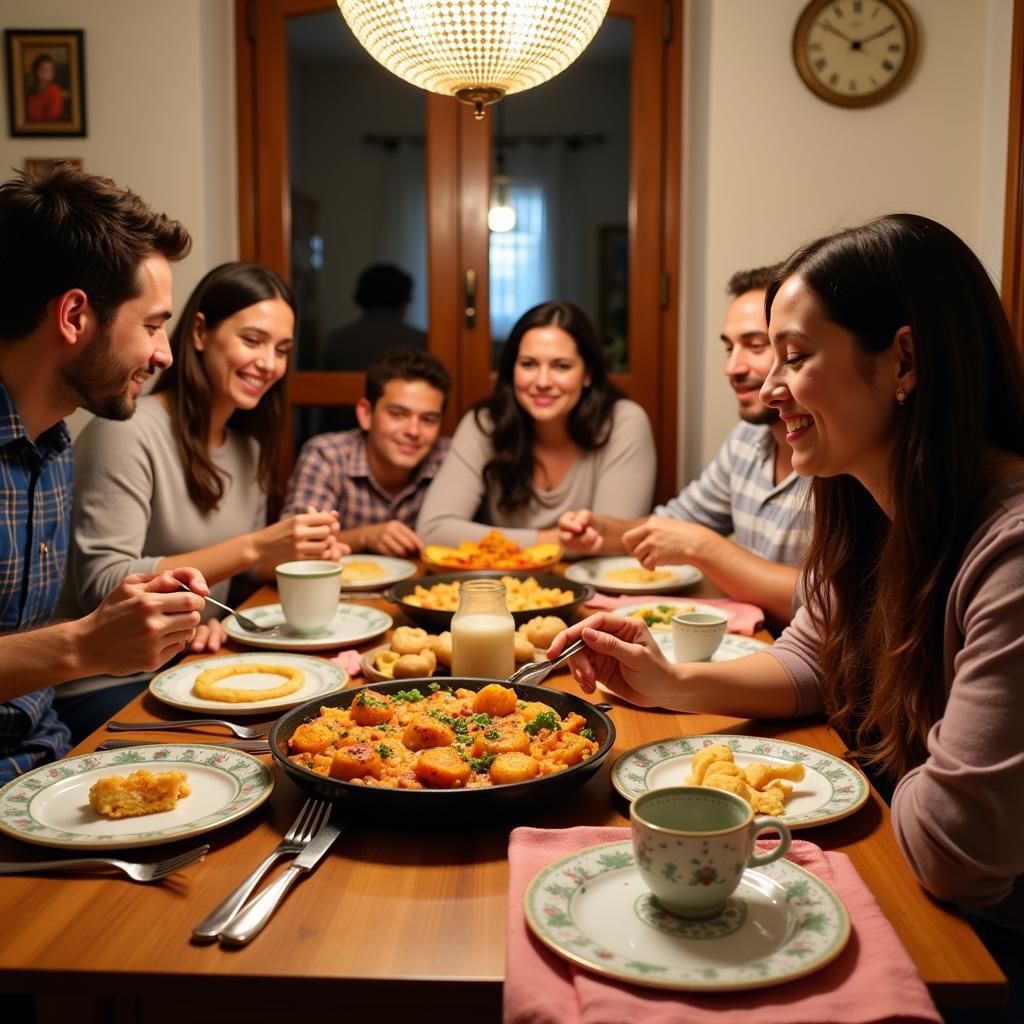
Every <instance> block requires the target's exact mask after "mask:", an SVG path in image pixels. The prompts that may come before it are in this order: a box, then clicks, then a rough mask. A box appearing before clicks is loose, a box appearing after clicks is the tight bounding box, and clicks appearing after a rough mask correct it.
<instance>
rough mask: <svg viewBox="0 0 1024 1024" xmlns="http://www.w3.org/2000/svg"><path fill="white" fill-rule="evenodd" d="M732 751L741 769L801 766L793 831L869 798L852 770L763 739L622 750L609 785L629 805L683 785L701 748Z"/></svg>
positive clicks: (684, 740) (789, 808) (685, 741)
mask: <svg viewBox="0 0 1024 1024" xmlns="http://www.w3.org/2000/svg"><path fill="white" fill-rule="evenodd" d="M712 743H722V744H724V745H725V746H727V747H730V748H731V749H732V752H733V759H734V760H735V761H736V763H737V764H738V765H740V767H743V766H745V765H748V764H750V762H751V761H767V762H769V763H771V762H773V761H775V762H782V761H800V762H801V763H802V764H803V766H804V778H803V781H802V782H795V783H794V784H793V792H792V793H791V794H790V796H789V797H788V798H787V799H786V813H785V814H783V815H782V820H783V821H784V822H785V823H786V824H787V825H788V826H789V827H790V828H791V829H797V828H808V827H809V826H811V825H824V824H825V822H828V821H837V820H838V819H839V818H845V817H846V816H847V815H848V814H853V812H854V811H856V810H857V809H858V808H859V807H861V806H862V805H863V804H864V801H865V800H867V798H868V782H867V779H865V778H864V776H863V775H862V774H861V773H860V772H859V771H858V770H857V769H856V768H854V767H853V766H852V765H850V764H847V763H846V762H845V761H842V760H840V759H839V758H838V757H833V756H832V755H831V754H826V753H825V752H824V751H823V750H815V748H814V747H805V746H804V745H803V744H802V743H791V742H790V741H789V740H771V739H765V738H764V737H761V736H677V737H674V738H671V739H666V740H660V741H658V742H657V743H645V744H644V745H643V746H640V747H635V748H634V749H633V750H628V751H626V753H625V754H623V755H622V756H621V757H620V758H619V759H618V760H617V761H616V762H615V764H613V765H612V773H611V778H612V785H613V786H614V787H615V788H616V789H617V790H618V791H619V793H621V794H622V796H624V797H625V798H626V799H627V800H633V799H634V798H635V797H638V796H639V795H640V794H641V793H646V792H647V791H648V790H649V789H663V788H664V787H665V786H681V785H683V784H684V782H683V780H684V779H685V778H686V776H687V775H689V773H690V761H691V759H692V758H693V755H694V754H696V753H697V751H698V750H700V749H701V748H702V747H707V746H710V745H711V744H712Z"/></svg>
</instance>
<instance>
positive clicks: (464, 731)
mask: <svg viewBox="0 0 1024 1024" xmlns="http://www.w3.org/2000/svg"><path fill="white" fill-rule="evenodd" d="M452 730H453V731H454V733H455V735H456V736H468V735H469V722H467V721H466V719H464V718H459V719H457V720H456V721H454V722H452Z"/></svg>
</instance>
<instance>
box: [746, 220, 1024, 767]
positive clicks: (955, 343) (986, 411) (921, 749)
mask: <svg viewBox="0 0 1024 1024" xmlns="http://www.w3.org/2000/svg"><path fill="white" fill-rule="evenodd" d="M791 275H796V276H798V277H799V278H800V279H801V280H802V281H803V282H804V283H805V284H806V285H807V286H808V287H809V288H810V289H811V290H812V291H813V292H814V294H815V296H816V297H817V299H818V301H819V303H820V304H821V308H822V310H823V312H824V314H825V316H827V317H828V319H829V320H831V321H833V322H834V323H836V324H838V325H840V326H841V327H844V328H845V329H846V330H848V331H850V332H851V333H852V334H853V336H854V341H855V344H856V346H857V348H858V349H859V350H860V351H861V352H863V353H864V354H865V355H866V356H871V355H877V354H879V353H882V352H885V351H886V350H888V349H889V348H890V346H891V345H892V344H893V343H894V339H895V336H896V332H897V331H898V330H899V329H900V328H902V327H908V326H909V327H910V329H911V333H912V335H913V344H914V366H915V373H916V381H915V388H914V390H913V392H912V393H911V395H910V396H909V397H908V398H907V400H906V404H905V405H904V406H902V407H901V408H900V409H899V410H898V412H897V415H896V428H895V429H896V437H895V439H894V440H895V443H894V445H893V458H892V464H891V466H890V467H889V489H890V495H891V507H892V520H891V521H890V520H889V518H888V517H887V516H886V515H885V513H884V512H883V511H882V509H881V508H880V507H879V506H878V504H877V503H876V502H875V501H874V499H873V498H872V497H871V495H870V494H869V493H868V491H867V490H866V489H865V488H864V487H863V486H862V485H861V484H860V483H859V482H858V481H857V480H855V479H854V478H853V477H850V476H837V477H830V478H816V479H815V480H814V483H813V488H812V494H813V502H814V531H813V535H812V539H811V545H810V549H809V551H808V554H807V559H806V563H805V569H806V580H807V594H808V597H807V601H808V608H809V611H810V612H811V614H812V616H813V617H814V620H815V623H816V626H817V628H818V629H819V630H820V633H821V636H822V638H823V644H822V650H821V671H822V675H823V678H824V680H825V687H826V707H827V710H828V713H829V718H830V722H831V724H832V725H833V726H834V727H835V728H836V729H837V731H838V732H839V733H840V734H841V735H842V736H843V737H844V738H845V739H846V741H847V742H848V743H850V744H851V747H852V749H853V750H854V751H855V752H857V753H858V754H859V755H861V756H862V758H863V759H864V761H865V762H866V763H868V764H871V765H873V766H874V767H876V768H878V769H880V770H881V771H882V772H884V773H885V774H887V775H889V776H890V777H891V778H893V779H896V778H899V777H900V776H901V775H903V774H905V773H906V771H907V770H908V769H910V768H912V767H913V766H914V765H917V764H920V763H921V762H922V761H923V760H924V759H925V757H926V753H927V751H926V737H927V735H928V731H929V729H930V728H931V727H932V726H933V725H934V724H935V722H936V721H937V720H938V718H940V717H941V715H942V713H943V709H944V707H945V704H946V698H947V694H946V692H945V687H944V683H943V625H944V618H945V611H946V602H947V598H948V595H949V588H950V586H951V584H952V581H953V578H954V575H955V573H956V570H957V567H958V566H959V564H960V561H961V559H962V557H963V552H964V547H965V545H966V543H967V541H968V540H969V538H970V536H971V534H972V532H973V531H974V530H975V529H976V528H977V526H978V525H979V522H980V518H981V515H982V508H981V503H982V501H983V499H984V495H985V490H986V486H987V481H986V478H985V467H984V453H985V450H986V448H990V449H991V448H995V449H1002V450H1005V451H1010V452H1016V453H1024V369H1022V363H1021V358H1020V354H1019V352H1018V350H1017V348H1016V344H1015V342H1014V338H1013V333H1012V331H1011V329H1010V325H1009V323H1008V321H1007V319H1006V314H1005V313H1004V311H1003V307H1002V305H1001V303H1000V301H999V296H998V294H997V293H996V290H995V288H994V287H993V285H992V282H991V281H990V280H989V277H988V274H987V273H986V271H985V268H984V267H983V266H982V264H981V263H980V262H979V260H978V259H977V257H976V256H975V255H974V254H973V253H972V252H971V250H970V249H969V248H968V247H967V246H966V245H965V244H964V243H963V242H962V241H961V240H960V239H959V238H957V236H956V235H954V234H953V233H952V232H951V231H949V230H948V229H947V228H944V227H943V226H942V225H941V224H938V223H936V222H935V221H932V220H929V219H928V218H926V217H920V216H915V215H912V214H893V215H889V216H886V217H881V218H879V219H878V220H875V221H872V222H871V223H869V224H866V225H864V226H863V227H859V228H853V229H851V230H848V231H844V232H842V233H840V234H837V235H833V236H831V237H827V238H822V239H819V240H818V241H815V242H812V243H810V244H809V245H806V246H804V247H803V248H801V249H799V250H797V252H795V253H794V254H793V255H792V256H791V257H790V258H789V259H788V260H787V261H786V262H785V263H784V264H783V265H782V267H781V268H780V271H779V273H778V274H776V276H775V278H774V280H773V282H772V283H771V284H770V285H769V288H768V293H767V298H766V303H767V308H768V311H769V319H770V311H771V303H772V300H773V299H774V297H775V295H776V293H777V292H778V290H779V287H780V286H781V284H782V282H783V281H784V280H785V279H786V278H788V277H790V276H791Z"/></svg>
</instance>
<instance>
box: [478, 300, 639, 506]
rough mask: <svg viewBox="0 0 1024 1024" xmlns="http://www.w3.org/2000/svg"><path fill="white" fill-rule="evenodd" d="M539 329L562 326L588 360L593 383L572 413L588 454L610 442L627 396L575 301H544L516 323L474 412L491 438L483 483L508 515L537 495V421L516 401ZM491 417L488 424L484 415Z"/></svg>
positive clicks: (573, 431)
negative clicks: (522, 352) (526, 355)
mask: <svg viewBox="0 0 1024 1024" xmlns="http://www.w3.org/2000/svg"><path fill="white" fill-rule="evenodd" d="M534 327H560V328H561V329H562V330H563V331H565V332H566V333H567V334H568V335H569V336H570V337H571V338H572V340H573V341H574V342H576V349H577V351H578V352H579V354H580V357H581V358H582V359H583V363H584V365H585V366H586V369H587V373H588V374H589V375H590V384H589V385H588V386H587V387H585V388H584V389H583V394H582V395H581V396H580V400H579V402H578V403H577V404H576V407H575V408H574V409H573V410H572V412H571V413H570V414H569V424H568V429H569V436H570V437H571V438H572V440H573V441H574V442H575V443H576V444H577V445H579V447H580V448H582V449H583V451H585V452H589V451H595V450H597V449H598V448H601V447H603V446H604V445H605V444H607V442H608V438H609V436H610V434H611V428H612V409H613V407H614V405H615V403H616V402H617V401H618V400H619V399H620V398H622V397H624V396H623V394H622V392H621V391H620V390H619V389H618V388H617V387H616V386H615V385H614V384H613V383H612V382H611V381H610V380H609V379H608V369H607V367H606V366H605V361H604V352H603V350H602V348H601V343H600V341H599V340H598V337H597V332H596V331H595V330H594V325H593V324H592V323H591V322H590V320H589V319H588V318H587V315H586V313H584V312H583V310H581V309H579V308H578V307H577V306H574V305H572V303H570V302H544V303H542V304H541V305H539V306H534V307H533V309H528V310H527V311H526V312H525V313H524V314H523V315H522V316H521V317H520V318H519V319H518V320H517V321H516V323H515V325H514V326H513V328H512V330H511V332H510V333H509V336H508V340H507V341H506V342H505V347H504V348H503V349H502V353H501V362H500V364H499V366H498V378H497V380H496V381H495V384H494V391H493V392H492V393H491V394H490V395H489V396H488V397H487V398H484V399H483V400H481V401H480V402H478V403H477V404H476V405H475V406H474V407H473V414H474V416H475V418H476V422H477V426H478V427H480V429H481V430H484V431H485V432H486V433H487V434H488V435H489V436H490V439H491V445H492V447H493V449H494V455H493V456H492V458H491V460H490V461H489V462H488V463H487V465H486V466H484V480H485V482H486V483H487V484H488V486H491V487H496V488H497V490H498V507H499V508H501V509H502V510H504V511H506V512H509V511H514V510H515V509H518V508H522V507H523V506H524V505H526V504H528V503H529V501H530V499H531V498H532V497H533V496H534V493H535V492H534V488H533V471H534V466H535V459H534V454H533V444H534V439H535V433H534V427H533V418H532V417H531V416H530V415H529V414H528V413H527V412H526V411H525V410H524V409H523V407H522V406H521V405H520V404H519V403H518V402H517V401H516V393H515V386H514V384H513V382H512V381H513V374H514V372H515V367H516V360H517V359H518V358H519V346H520V344H521V343H522V340H523V335H524V334H526V332H527V331H529V330H532V329H533V328H534ZM483 413H486V414H487V419H488V421H489V422H487V423H485V422H484V420H483V418H482V414H483Z"/></svg>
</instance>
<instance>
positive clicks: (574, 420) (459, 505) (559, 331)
mask: <svg viewBox="0 0 1024 1024" xmlns="http://www.w3.org/2000/svg"><path fill="white" fill-rule="evenodd" d="M656 470H657V465H656V456H655V450H654V437H653V435H652V433H651V425H650V422H649V421H648V419H647V414H646V413H645V412H644V410H643V409H642V408H641V407H640V406H639V405H637V404H636V403H635V402H631V401H629V400H628V399H627V398H625V397H624V396H623V395H622V393H621V392H620V391H619V389H618V388H617V387H615V385H614V384H612V383H611V381H610V380H609V379H608V373H607V370H606V369H605V363H604V356H603V354H602V351H601V346H600V344H599V342H598V340H597V334H596V332H595V331H594V328H593V325H592V324H591V323H590V321H589V320H588V319H587V317H586V315H585V314H584V313H583V312H582V311H581V310H580V309H578V308H577V307H576V306H573V305H571V304H570V303H568V302H545V303H543V304H542V305H540V306H535V307H534V308H533V309H531V310H528V311H527V312H526V313H524V314H523V316H522V317H520V318H519V320H518V322H517V323H516V324H515V325H514V326H513V328H512V331H511V333H510V334H509V337H508V341H507V342H506V343H505V347H504V349H503V350H502V354H501V363H500V366H499V368H498V378H497V381H496V382H495V387H494V391H493V392H492V393H491V395H490V396H488V397H487V398H485V399H484V400H483V401H481V402H478V403H477V405H476V406H475V407H474V408H473V409H472V410H471V411H470V412H469V413H467V414H466V415H465V416H464V417H463V418H462V422H461V423H459V426H458V429H457V430H456V431H455V436H454V438H453V439H452V447H451V451H450V452H449V454H448V458H447V459H446V460H445V463H444V465H443V466H442V467H441V471H440V472H439V473H438V474H437V477H436V478H435V480H434V482H433V484H432V485H431V487H430V490H429V491H428V492H427V496H426V498H425V499H424V502H423V508H422V510H421V511H420V517H419V520H418V526H417V529H418V531H419V533H420V536H421V537H422V538H423V540H424V542H425V543H428V544H446V545H451V546H455V545H458V544H459V543H460V542H461V541H466V540H479V539H480V538H481V537H483V535H484V534H485V533H487V531H488V530H489V529H490V528H491V527H495V526H496V527H500V528H501V530H502V532H503V533H504V534H505V535H506V536H507V537H508V538H509V539H510V540H512V541H514V542H515V543H517V544H519V545H520V546H522V547H527V546H529V545H532V544H542V543H556V542H557V541H558V535H559V534H558V529H557V526H558V520H559V517H560V516H562V515H563V514H564V513H566V512H568V511H569V510H571V509H578V508H593V509H595V511H596V512H597V513H598V514H599V515H608V516H615V517H621V518H627V519H628V518H632V517H635V516H638V515H640V514H641V513H642V512H643V511H645V510H646V509H648V508H650V502H651V497H652V494H653V491H654V478H655V473H656Z"/></svg>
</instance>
